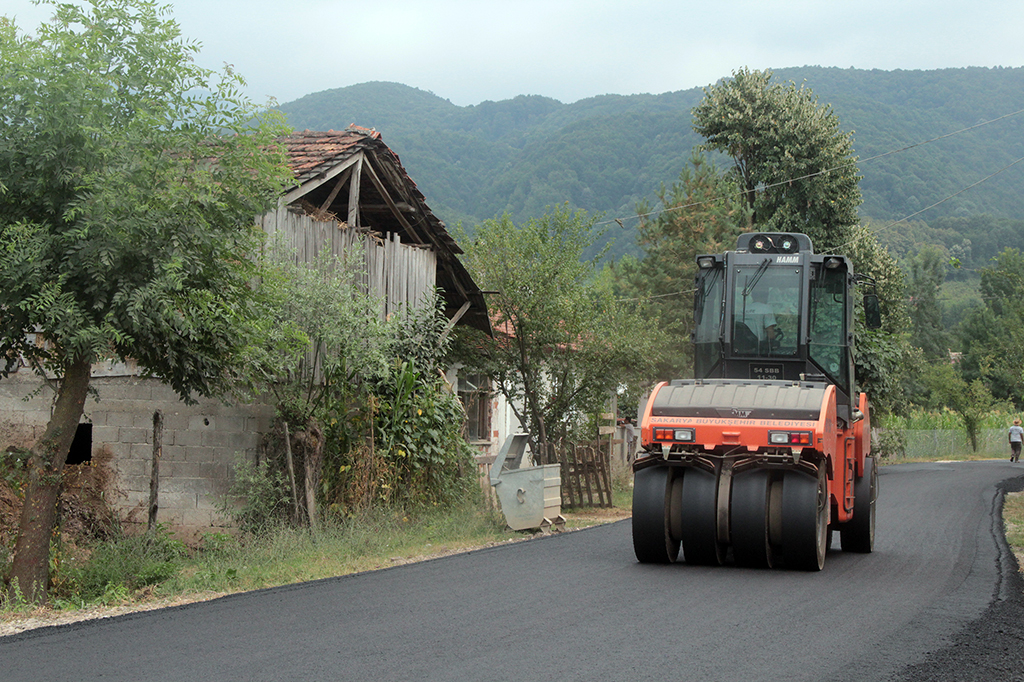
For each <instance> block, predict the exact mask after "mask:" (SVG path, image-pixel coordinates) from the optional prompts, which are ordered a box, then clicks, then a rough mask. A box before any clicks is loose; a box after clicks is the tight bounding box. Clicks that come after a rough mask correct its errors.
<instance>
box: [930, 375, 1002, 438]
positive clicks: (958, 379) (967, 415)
mask: <svg viewBox="0 0 1024 682" xmlns="http://www.w3.org/2000/svg"><path fill="white" fill-rule="evenodd" d="M926 382H927V383H928V384H929V385H930V386H931V387H932V391H931V394H932V397H933V398H932V399H933V401H934V403H935V404H936V405H944V406H946V407H949V408H950V409H951V410H953V411H954V412H956V414H957V415H958V416H959V418H960V423H961V425H962V427H963V429H964V433H966V435H967V438H968V439H969V440H970V443H971V450H972V451H974V452H977V451H978V435H979V433H980V432H981V427H982V423H983V421H984V419H985V417H986V416H987V415H988V414H989V413H991V412H992V410H993V408H994V407H995V406H996V404H997V401H996V399H995V398H994V397H993V396H992V393H991V391H989V389H988V387H987V386H986V385H985V384H984V382H982V381H981V379H974V380H971V381H967V380H966V379H965V378H964V377H963V374H962V373H961V372H960V369H959V368H958V367H957V366H956V365H953V364H949V363H944V362H943V363H936V364H933V365H930V366H929V367H928V372H927V379H926Z"/></svg>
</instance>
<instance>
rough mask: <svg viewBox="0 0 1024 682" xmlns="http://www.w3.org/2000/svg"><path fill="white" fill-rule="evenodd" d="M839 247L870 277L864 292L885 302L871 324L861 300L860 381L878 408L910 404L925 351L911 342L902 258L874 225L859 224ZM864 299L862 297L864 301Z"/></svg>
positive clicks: (890, 409) (900, 408) (895, 408)
mask: <svg viewBox="0 0 1024 682" xmlns="http://www.w3.org/2000/svg"><path fill="white" fill-rule="evenodd" d="M836 252H839V253H844V254H846V255H848V256H849V257H850V259H851V260H852V261H853V267H854V271H855V272H856V273H857V274H859V275H863V276H866V277H868V278H870V279H869V280H867V281H869V282H871V284H870V285H866V290H865V291H864V292H862V293H869V292H870V293H875V294H877V295H878V298H879V301H880V303H881V312H882V320H881V322H882V326H881V327H880V328H878V329H868V328H867V325H866V324H865V321H864V313H863V310H862V309H861V308H860V307H859V306H858V309H857V319H856V322H855V334H854V338H855V344H856V345H855V347H854V350H855V355H854V363H855V372H856V378H857V386H858V388H859V390H861V391H864V392H865V393H867V394H868V396H869V397H870V398H871V405H872V409H873V410H876V411H878V412H881V413H883V414H885V413H899V412H903V411H905V409H906V407H907V399H906V390H907V383H908V381H909V380H910V378H911V372H912V370H913V368H914V367H915V366H916V364H917V363H918V361H919V356H920V353H919V352H917V351H915V350H914V348H913V346H912V345H911V343H910V331H909V330H910V315H909V313H908V311H907V304H906V293H905V292H906V276H905V274H904V273H903V270H902V269H901V268H900V266H899V264H898V263H897V262H896V259H895V258H894V257H893V255H892V254H890V253H889V251H888V250H887V249H886V248H884V247H883V246H882V245H881V244H880V243H879V241H878V238H877V236H876V235H875V233H874V232H872V230H871V229H870V228H869V227H867V226H864V225H857V226H855V227H853V228H852V229H851V230H850V240H849V241H848V242H846V243H845V244H841V245H839V247H838V248H837V249H836ZM859 302H860V301H858V303H859Z"/></svg>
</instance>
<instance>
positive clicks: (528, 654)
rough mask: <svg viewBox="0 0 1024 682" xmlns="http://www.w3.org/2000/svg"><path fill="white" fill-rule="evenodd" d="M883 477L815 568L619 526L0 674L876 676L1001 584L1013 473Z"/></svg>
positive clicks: (178, 623)
mask: <svg viewBox="0 0 1024 682" xmlns="http://www.w3.org/2000/svg"><path fill="white" fill-rule="evenodd" d="M880 473H881V476H880V481H879V488H880V497H879V501H878V512H877V513H878V516H877V528H878V531H877V536H876V547H875V552H874V553H872V554H867V555H861V554H844V553H843V552H842V551H839V550H837V549H833V550H832V551H830V552H829V555H828V558H827V560H826V564H825V570H824V571H822V572H820V573H802V572H793V571H778V570H775V571H771V570H750V569H740V568H736V567H733V566H724V567H720V568H707V567H693V566H687V565H685V564H675V565H670V566H649V565H640V564H638V563H636V561H635V559H634V557H633V550H632V545H631V539H630V522H629V521H622V522H619V523H615V524H611V525H607V526H601V527H598V528H593V529H589V530H584V531H580V532H575V533H566V534H563V535H555V536H552V537H547V538H541V539H537V540H532V541H529V542H522V543H515V544H510V545H504V546H501V547H495V548H489V549H484V550H480V551H475V552H471V553H468V554H462V555H457V556H452V557H447V558H443V559H437V560H433V561H428V562H424V563H420V564H412V565H406V566H401V567H396V568H391V569H388V570H383V571H377V572H372V573H364V574H361V575H354V576H348V577H343V578H337V579H329V580H323V581H318V582H314V583H306V584H302V585H295V586H290V587H285V588H276V589H270V590H263V591H260V592H253V593H248V594H242V595H236V596H231V597H226V598H223V599H219V600H216V601H212V602H206V603H201V604H194V605H190V606H185V607H178V608H171V609H165V610H161V611H151V612H147V613H140V614H134V615H129V616H123V617H118V618H112V619H108V620H104V621H91V622H86V623H78V624H73V625H67V626H58V627H52V628H44V629H41V630H35V631H30V632H27V633H22V634H20V635H15V636H11V637H4V638H0V679H2V680H4V681H6V682H18V681H21V680H33V681H35V680H94V679H103V680H133V681H137V680H188V681H189V682H200V681H202V682H206V681H213V682H216V681H220V680H360V681H362V680H366V681H375V680H396V681H397V680H402V681H405V680H417V681H422V680H516V681H521V680H559V681H568V680H612V681H615V680H622V681H624V682H625V681H630V682H633V681H636V680H780V679H781V680H786V681H787V682H789V681H795V680H836V681H842V680H850V681H853V680H857V681H858V682H863V681H866V680H886V679H889V678H890V677H892V676H893V675H895V674H898V673H899V672H900V671H901V670H902V669H904V668H905V667H906V666H907V665H911V664H914V663H915V662H919V661H920V660H922V658H923V657H924V656H925V654H926V653H927V652H928V651H930V650H934V649H936V648H939V647H942V646H943V645H944V644H945V643H946V642H947V641H949V639H950V638H951V637H952V635H954V634H955V633H956V632H958V631H959V630H961V629H962V628H963V627H964V626H965V625H966V624H967V623H968V622H969V621H971V620H972V619H975V618H977V617H978V616H980V615H981V614H982V612H983V611H985V609H986V607H987V606H988V605H989V603H990V602H992V601H993V600H995V599H999V598H1000V597H1001V596H1003V595H1002V594H1001V593H1003V592H1005V591H1006V590H1007V587H1006V585H1007V581H1006V580H1004V575H1006V571H1008V570H1012V567H1013V560H1012V558H1009V557H1008V555H1007V552H1006V549H1005V544H1004V543H1003V542H1002V539H1001V533H1000V521H999V513H998V503H999V499H1000V498H999V493H998V491H997V488H996V485H997V484H998V483H999V482H1000V481H1003V480H1005V479H1010V478H1015V477H1017V476H1019V475H1021V474H1024V468H1022V466H1021V465H1016V466H1014V465H1011V464H1010V463H1009V462H995V461H989V462H969V463H955V464H944V463H936V464H919V465H900V466H894V467H883V468H882V469H881V470H880ZM1018 483H1019V482H1018ZM1016 487H1017V488H1019V487H1020V485H1019V484H1018V485H1017V486H1016ZM836 539H837V540H838V537H837V538H836ZM836 544H837V545H838V544H839V543H838V542H837V543H836Z"/></svg>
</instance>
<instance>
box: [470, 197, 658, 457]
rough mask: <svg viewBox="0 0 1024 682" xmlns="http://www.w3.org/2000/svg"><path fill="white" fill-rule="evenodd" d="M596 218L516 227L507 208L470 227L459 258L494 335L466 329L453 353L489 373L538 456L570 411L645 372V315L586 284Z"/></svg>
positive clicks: (649, 347) (557, 216)
mask: <svg viewBox="0 0 1024 682" xmlns="http://www.w3.org/2000/svg"><path fill="white" fill-rule="evenodd" d="M594 222H595V220H594V219H593V218H589V217H587V215H586V214H585V213H584V212H582V211H578V212H575V213H574V212H572V211H570V210H569V209H568V208H567V207H559V208H555V209H554V210H553V211H551V212H549V213H546V214H545V215H544V216H542V217H541V218H535V219H531V220H529V221H528V222H527V223H526V224H525V225H522V226H519V227H517V226H516V225H515V224H513V222H512V220H511V219H510V218H509V217H508V216H507V215H506V216H503V217H501V218H498V219H494V220H488V221H485V222H484V223H482V224H481V225H480V226H478V227H477V229H476V231H475V232H474V235H473V238H472V241H469V239H468V238H467V237H465V235H463V236H462V240H463V241H465V242H467V244H468V245H467V246H466V247H465V248H466V257H465V262H466V265H467V267H469V269H470V271H471V272H472V273H473V277H474V279H475V280H476V281H477V282H478V283H479V284H480V286H481V288H483V289H485V290H492V291H497V293H496V294H492V295H491V296H489V298H488V307H489V308H490V311H491V315H492V320H493V325H494V336H493V338H492V337H486V336H484V335H482V334H479V333H473V332H469V333H467V334H466V335H463V336H462V337H461V338H460V350H459V359H460V360H462V361H463V362H464V363H465V364H466V366H467V368H469V369H470V370H471V371H475V372H480V373H484V374H487V375H488V376H489V377H490V378H491V380H492V382H493V384H494V387H495V388H496V389H497V390H498V391H499V392H500V393H501V394H502V395H503V396H505V398H506V399H507V400H508V403H509V405H510V406H511V408H512V410H513V411H514V413H515V415H516V417H517V418H518V419H519V421H520V423H521V424H523V425H524V426H525V427H526V428H528V429H529V435H530V447H531V450H532V452H533V453H534V456H535V457H538V458H539V459H541V460H543V458H544V457H545V455H544V454H543V453H547V452H548V446H549V444H550V443H552V442H553V441H554V440H556V439H557V438H558V437H560V436H567V435H569V434H570V432H571V428H572V421H573V418H574V417H576V416H578V415H579V414H580V413H586V412H594V411H597V410H599V409H600V407H601V406H602V405H603V403H604V401H605V400H606V399H607V397H608V394H609V392H610V391H611V390H613V389H615V388H616V387H618V386H619V385H620V383H624V382H626V381H628V380H630V379H635V378H638V377H639V376H643V375H645V374H646V370H648V369H649V367H650V363H651V358H652V355H653V353H654V344H653V343H652V341H651V339H652V338H653V334H648V333H647V331H646V328H647V325H648V320H646V319H645V318H643V317H642V316H640V315H639V314H637V312H636V311H635V310H633V309H631V308H630V307H628V306H627V305H625V304H624V303H622V302H620V301H617V300H615V299H614V298H613V297H612V296H611V295H609V292H608V291H606V290H600V289H598V288H597V287H595V286H593V283H592V282H593V279H592V278H593V276H594V268H595V264H596V262H597V260H598V259H599V258H600V255H599V256H597V257H595V258H593V259H590V260H583V259H582V254H583V253H584V252H585V251H586V250H587V249H588V248H589V247H590V246H591V244H592V242H593V239H594V237H593V234H592V232H591V228H592V227H593V224H594Z"/></svg>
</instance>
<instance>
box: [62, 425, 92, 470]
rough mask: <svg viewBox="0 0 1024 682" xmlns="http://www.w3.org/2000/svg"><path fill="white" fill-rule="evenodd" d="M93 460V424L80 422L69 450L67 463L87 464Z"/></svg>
mask: <svg viewBox="0 0 1024 682" xmlns="http://www.w3.org/2000/svg"><path fill="white" fill-rule="evenodd" d="M91 461H92V424H89V423H88V422H86V423H84V424H79V425H78V429H77V430H76V431H75V439H74V440H73V441H71V449H70V450H68V461H67V464H85V463H86V462H91Z"/></svg>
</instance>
